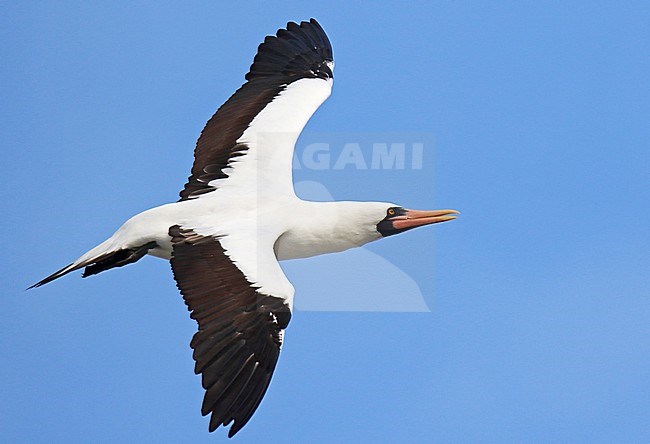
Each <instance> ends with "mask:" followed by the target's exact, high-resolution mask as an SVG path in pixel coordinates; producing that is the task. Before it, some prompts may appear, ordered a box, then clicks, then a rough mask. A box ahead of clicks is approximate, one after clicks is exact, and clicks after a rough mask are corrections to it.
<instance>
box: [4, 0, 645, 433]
mask: <svg viewBox="0 0 650 444" xmlns="http://www.w3.org/2000/svg"><path fill="white" fill-rule="evenodd" d="M311 3H313V4H312V5H311V6H305V5H304V2H284V5H283V6H281V7H280V6H273V5H271V4H270V2H264V3H257V4H252V5H243V3H241V2H240V3H233V2H227V3H223V2H222V3H217V2H191V3H187V4H186V3H180V2H179V3H168V2H105V3H103V4H96V3H95V2H90V3H89V2H42V1H41V2H30V1H24V2H3V3H2V6H0V41H1V42H2V43H1V45H2V47H1V50H0V51H1V53H0V59H1V60H2V63H1V64H0V73H1V74H0V75H1V80H0V84H1V85H2V86H1V87H0V88H1V91H2V93H1V94H2V98H1V100H0V112H1V113H2V116H1V119H0V138H1V139H0V143H1V146H2V152H3V159H4V161H3V164H2V167H1V168H2V176H1V177H2V179H1V180H2V189H3V191H4V193H3V197H4V202H5V205H4V207H5V211H4V212H3V228H2V230H1V231H0V236H1V240H2V246H3V254H2V259H0V261H1V265H2V267H1V268H2V278H1V279H2V282H3V283H2V287H3V296H2V298H0V356H1V357H2V358H1V360H0V399H2V402H0V440H2V441H3V442H30V443H33V442H48V443H49V442H57V443H67V442H114V443H118V442H129V441H130V442H143V443H160V442H174V443H181V442H188V443H189V442H192V443H199V442H223V441H225V440H226V438H225V431H224V430H220V431H218V432H216V433H215V434H212V435H210V434H208V432H207V427H208V421H207V419H206V418H203V417H202V416H201V415H200V412H199V410H200V405H201V399H202V396H203V390H202V389H201V387H200V381H199V378H198V377H197V376H195V375H194V374H193V362H192V359H191V350H190V348H189V346H188V344H189V341H190V339H191V337H192V335H193V333H194V331H195V328H196V327H195V323H194V321H192V320H191V319H190V318H189V316H188V313H187V311H186V309H185V306H184V304H183V302H182V299H181V297H180V296H179V294H178V292H177V290H176V287H175V284H174V281H173V280H172V276H171V272H170V270H169V265H168V263H166V262H165V261H161V260H157V259H154V258H145V259H144V260H142V261H141V262H139V263H138V264H137V265H135V266H129V267H126V268H122V269H119V270H114V271H110V272H107V273H105V274H102V275H100V276H96V277H93V278H91V279H83V280H82V279H80V277H79V274H78V273H77V274H75V275H73V276H69V277H66V278H65V279H62V280H60V281H57V282H55V283H53V284H49V285H48V286H46V287H43V288H40V289H38V290H32V291H29V292H25V291H24V289H25V288H26V287H27V286H28V285H30V284H32V283H34V282H36V281H37V280H39V279H41V278H42V277H44V276H45V275H47V274H49V273H51V272H52V271H54V270H56V269H58V268H60V267H61V266H63V265H66V264H67V263H69V262H70V261H72V260H73V259H75V258H76V257H77V256H78V255H80V254H81V253H83V252H84V251H86V250H87V249H89V248H90V247H92V246H94V245H95V244H96V243H98V242H99V241H101V240H103V239H104V238H105V237H107V236H109V235H110V234H111V233H112V232H113V231H114V230H115V229H117V228H118V227H119V225H120V224H121V223H122V222H123V221H124V220H125V219H127V218H128V217H130V216H132V215H133V214H136V213H138V212H140V211H142V210H144V209H147V208H150V207H153V206H156V205H158V204H161V203H165V202H170V201H174V200H176V199H177V193H178V191H179V190H180V189H181V187H182V185H183V184H184V182H185V180H186V178H187V175H188V174H189V169H190V166H191V162H192V150H193V148H194V144H195V141H196V138H197V136H198V134H199V132H200V130H201V128H202V127H203V125H204V123H205V121H206V120H207V119H208V118H209V117H210V116H211V115H212V113H213V112H214V110H215V109H216V108H217V107H218V106H219V105H220V104H221V103H222V102H223V101H224V100H225V99H226V98H227V97H228V96H229V95H230V94H231V93H232V92H233V91H234V90H235V89H236V88H237V87H239V86H240V84H241V83H242V81H243V76H244V74H245V73H246V71H247V70H248V67H249V65H250V63H251V61H252V58H253V55H254V54H255V51H256V48H257V45H258V44H259V42H261V40H262V39H263V37H264V36H265V35H267V34H271V33H274V32H275V30H276V29H277V28H279V27H282V26H284V25H285V24H286V22H287V21H288V20H304V19H308V18H309V17H316V18H317V19H318V20H319V21H320V22H321V24H322V25H323V27H324V28H325V30H326V31H327V32H328V34H329V35H330V38H331V41H332V43H333V46H334V54H335V58H336V73H335V76H336V80H335V84H334V92H333V95H332V97H331V98H330V100H329V101H328V102H326V103H325V105H324V106H323V107H322V108H321V109H320V110H319V111H318V112H317V113H316V115H315V116H314V118H313V119H312V121H311V122H310V123H309V125H308V128H307V130H308V131H310V132H312V133H325V134H328V133H329V134H331V135H332V137H333V138H338V139H336V140H341V139H345V138H346V135H350V139H354V137H353V135H354V134H359V133H363V134H370V135H371V136H370V137H373V136H372V135H377V134H384V135H385V134H389V135H390V134H396V133H409V134H429V135H431V137H432V140H433V144H428V145H427V149H426V150H425V152H424V157H423V167H422V169H421V170H409V169H405V170H401V171H400V170H389V171H386V170H380V171H373V170H368V171H363V170H355V169H344V170H325V171H305V170H302V171H300V172H299V173H298V176H297V178H300V179H301V180H302V179H305V180H307V179H308V180H312V181H316V182H318V183H320V184H322V185H323V186H324V187H325V188H326V189H327V190H328V191H329V193H330V194H331V195H332V196H333V197H334V198H335V199H359V200H388V201H395V202H397V203H399V204H401V205H403V206H405V207H409V208H421V209H429V208H446V207H451V208H456V209H458V210H460V211H462V216H461V217H460V218H459V219H458V220H457V221H454V222H452V223H448V224H443V225H438V226H434V227H428V228H427V229H420V230H415V231H411V232H409V233H406V234H403V235H400V236H395V237H393V238H390V239H387V240H384V241H381V242H377V243H375V244H373V245H370V246H369V247H368V248H366V249H365V250H363V251H365V253H364V254H366V255H367V256H368V257H371V256H373V257H374V256H378V257H380V258H383V259H385V260H386V261H387V262H389V263H390V264H391V265H392V266H394V267H395V268H396V269H399V270H401V271H403V272H404V273H405V275H407V276H408V277H409V278H410V279H412V280H413V281H414V282H415V283H417V285H418V286H419V289H420V291H421V293H422V295H423V297H424V299H425V301H426V304H427V306H428V307H429V308H430V309H431V312H420V313H395V312H369V311H361V312H358V311H331V312H330V311H328V312H323V311H306V310H303V311H297V312H296V314H295V316H294V318H293V319H292V322H291V324H290V326H289V329H288V331H287V336H286V343H285V347H284V349H283V352H282V356H281V359H280V362H279V364H278V367H277V370H276V374H275V376H274V378H273V382H272V384H271V387H270V389H269V391H268V393H267V395H266V397H265V399H264V401H263V402H262V404H261V406H260V408H259V410H258V411H257V413H256V414H255V416H254V417H253V419H252V420H251V422H250V423H249V424H248V425H247V426H246V427H245V428H244V429H243V430H242V431H241V432H240V434H239V435H238V436H237V438H236V441H237V442H242V443H246V442H251V443H252V442H261V440H264V442H273V443H286V442H316V443H318V442H323V443H329V442H350V443H351V442H354V443H359V442H368V443H370V442H372V443H377V442H385V443H392V442H441V443H445V442H454V443H457V442H540V443H541V442H584V443H587V442H589V443H593V442H603V443H608V442H648V441H650V290H649V288H650V260H649V258H648V256H649V254H650V235H649V233H648V228H649V226H650V223H649V219H650V209H649V208H650V205H649V204H650V173H649V169H650V150H649V149H648V145H649V143H650V125H649V121H650V88H649V87H648V79H649V78H650V57H648V55H649V54H650V28H648V23H650V4H649V3H648V2H643V1H624V2H618V1H616V2H615V1H611V2H605V1H596V2H594V1H584V2H579V1H568V2H567V1H545V2H519V1H512V2H509V1H500V2H496V4H495V2H478V1H474V2H467V1H457V2H452V1H439V2H421V3H419V4H410V5H408V6H407V5H406V4H404V5H397V4H396V3H397V2H390V3H388V2H386V3H383V4H382V3H371V2H331V1H330V2H318V3H316V2H311ZM353 3H354V4H353ZM376 138H377V139H378V140H379V141H381V140H383V139H384V136H377V137H376ZM386 138H390V136H387V137H386ZM337 146H339V145H333V147H332V152H333V153H335V150H336V149H337V148H336V147H337ZM375 259H376V258H375ZM315 261H318V259H316V260H315ZM334 262H338V263H339V264H343V263H344V264H345V266H344V267H343V268H345V269H346V270H354V269H360V270H362V269H364V263H365V261H364V257H363V254H362V255H360V256H359V255H354V254H348V255H346V254H342V255H340V261H334V260H333V258H330V259H327V260H324V261H323V262H314V260H312V261H306V262H305V263H304V264H305V265H304V267H305V270H308V269H310V267H311V270H313V269H314V268H315V269H316V270H319V271H320V273H321V274H322V275H323V277H321V279H320V280H317V279H313V280H312V279H311V278H309V273H306V274H301V272H300V270H301V268H300V267H301V265H300V263H299V262H295V263H292V264H290V267H289V268H291V270H290V271H291V272H290V277H291V279H292V280H293V282H294V283H295V286H296V289H297V292H298V294H297V298H298V299H300V298H301V297H303V295H304V297H308V296H307V295H309V294H313V292H320V294H325V295H326V294H327V293H328V292H330V293H331V294H336V295H337V297H340V296H341V295H340V291H345V289H346V288H349V292H348V293H347V294H346V295H345V296H346V297H349V298H357V297H360V298H365V300H368V298H369V297H372V295H373V293H372V292H381V290H382V288H378V287H377V285H368V287H367V288H366V286H365V283H366V282H365V281H364V279H366V280H367V279H368V278H367V277H363V278H362V279H358V280H357V281H355V279H354V274H353V273H348V274H347V275H346V276H345V277H344V279H345V280H343V278H339V275H340V274H341V269H342V267H341V266H340V265H339V266H338V267H337V266H336V265H335V264H333V263H334ZM319 265H322V267H319ZM367 268H368V267H366V269H367ZM316 274H318V273H316ZM311 275H312V276H313V275H314V273H313V271H312V272H311ZM385 277H387V279H388V280H389V281H391V280H392V278H391V275H390V274H388V275H386V276H385ZM328 285H329V286H328ZM366 290H367V291H366ZM364 291H365V292H364ZM385 291H386V293H383V294H377V298H384V299H385V298H386V294H387V293H389V292H390V293H391V294H392V296H394V297H395V298H399V297H400V294H399V293H400V291H399V288H397V289H395V288H394V287H391V286H390V285H386V286H385Z"/></svg>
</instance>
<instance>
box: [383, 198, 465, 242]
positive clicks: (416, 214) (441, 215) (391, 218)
mask: <svg viewBox="0 0 650 444" xmlns="http://www.w3.org/2000/svg"><path fill="white" fill-rule="evenodd" d="M383 210H384V212H383V214H382V218H381V220H379V221H378V222H377V231H378V232H379V234H381V235H382V237H388V236H392V235H393V234H399V233H402V232H404V231H407V230H410V229H412V228H416V227H423V226H425V225H431V224H437V223H439V222H447V221H450V220H454V219H456V214H459V212H458V211H456V210H430V211H426V210H408V209H406V208H403V207H400V206H397V205H395V204H386V205H385V206H384V208H383Z"/></svg>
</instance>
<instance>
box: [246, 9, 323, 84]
mask: <svg viewBox="0 0 650 444" xmlns="http://www.w3.org/2000/svg"><path fill="white" fill-rule="evenodd" d="M332 61H333V54H332V45H331V44H330V41H329V39H328V37H327V34H325V31H324V30H323V28H322V26H321V25H320V24H319V23H318V21H316V19H314V18H311V19H309V21H302V22H300V24H297V23H295V22H288V23H287V26H286V28H281V29H279V30H278V31H277V32H276V34H275V35H270V36H267V37H266V38H265V39H264V42H263V43H262V44H260V46H259V47H258V49H257V55H256V56H255V59H254V60H253V64H252V65H251V67H250V70H249V71H248V74H246V80H249V81H250V80H257V79H261V78H278V77H280V78H283V79H284V82H286V83H291V82H292V81H294V80H298V79H301V78H305V77H307V78H322V79H330V78H332V77H333V74H332V70H331V63H330V62H332Z"/></svg>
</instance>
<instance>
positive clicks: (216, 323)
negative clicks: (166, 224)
mask: <svg viewBox="0 0 650 444" xmlns="http://www.w3.org/2000/svg"><path fill="white" fill-rule="evenodd" d="M169 234H170V236H172V241H173V245H174V251H173V256H172V259H171V264H172V270H173V272H174V278H175V279H176V283H177V285H178V288H179V290H180V291H181V293H182V294H183V299H184V300H185V303H186V304H187V306H188V309H189V310H190V312H191V314H190V316H191V317H192V318H193V319H195V320H196V321H197V322H198V324H199V331H198V332H197V333H196V334H195V335H194V338H193V339H192V342H191V343H190V346H191V347H192V349H194V355H193V357H194V360H195V361H196V366H195V372H196V373H197V374H199V373H200V374H201V376H202V383H203V388H204V389H205V390H206V393H205V397H204V399H203V407H202V409H201V412H202V414H203V415H207V414H208V413H211V414H212V416H211V418H210V431H211V432H212V431H214V430H215V429H216V428H217V427H219V426H220V425H224V426H226V425H227V424H229V423H230V422H231V421H234V424H233V425H232V427H231V428H230V431H229V432H228V436H233V435H234V434H235V433H237V432H238V431H239V430H240V429H241V428H242V427H243V426H244V425H245V424H246V423H247V422H248V420H249V419H250V418H251V416H252V415H253V413H254V412H255V410H256V409H257V406H258V405H259V403H260V402H261V400H262V397H263V396H264V393H265V392H266V389H267V388H268V386H269V382H270V381H271V376H272V375H273V370H274V369H275V365H276V363H277V360H278V356H279V353H280V347H281V345H282V337H283V331H284V329H285V328H286V326H287V324H288V323H289V320H290V318H291V312H290V305H291V299H292V298H293V287H292V286H291V284H290V283H289V282H288V281H287V280H286V277H285V276H284V274H283V273H282V271H281V269H280V267H279V265H278V263H277V261H276V260H275V256H274V254H273V249H272V246H269V249H268V251H269V252H270V253H269V254H268V255H267V254H258V255H257V256H256V257H255V259H254V260H256V262H258V264H257V265H254V266H253V267H252V268H250V267H249V268H248V270H249V273H252V275H254V277H253V278H251V276H248V275H245V274H244V272H242V271H241V270H240V268H239V267H238V266H237V265H236V264H237V262H245V261H246V259H244V258H243V256H247V257H248V260H249V261H250V256H249V255H248V254H247V253H244V254H241V253H242V252H241V250H239V251H234V252H233V251H230V250H226V249H225V248H224V247H223V246H222V242H221V241H220V240H219V239H217V238H215V237H212V236H204V235H201V234H197V233H196V232H195V231H193V230H191V229H183V228H181V227H179V226H178V225H175V226H173V227H171V228H170V230H169ZM271 257H272V259H270V258H271ZM249 265H250V264H249ZM250 270H252V271H250ZM256 270H258V271H256ZM278 273H279V274H278ZM257 276H265V277H264V279H265V280H266V282H264V285H261V284H260V283H258V282H257ZM268 293H276V294H278V295H276V296H274V295H272V294H268Z"/></svg>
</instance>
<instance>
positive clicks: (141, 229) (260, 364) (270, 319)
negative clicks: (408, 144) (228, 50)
mask: <svg viewBox="0 0 650 444" xmlns="http://www.w3.org/2000/svg"><path fill="white" fill-rule="evenodd" d="M333 68H334V61H333V57H332V47H331V45H330V42H329V40H328V38H327V36H326V35H325V32H324V31H323V29H322V28H321V26H320V25H319V24H318V22H317V21H316V20H314V19H311V20H310V21H308V22H302V23H300V24H299V25H298V24H296V23H293V22H290V23H288V24H287V27H286V29H280V30H279V31H278V32H277V33H276V35H275V36H268V37H266V39H265V40H264V42H263V43H262V44H261V45H260V46H259V48H258V51H257V55H256V56H255V59H254V62H253V64H252V65H251V68H250V71H249V72H248V74H246V83H245V84H244V85H243V86H242V87H241V88H239V89H238V90H237V92H235V94H233V95H232V97H230V98H229V99H228V100H227V101H226V103H224V104H223V105H222V106H221V107H220V108H219V110H218V111H217V112H216V113H215V114H214V116H212V118H211V119H210V120H209V121H208V122H207V124H206V126H205V128H204V129H203V131H202V132H201V136H200V137H199V139H198V141H197V144H196V149H195V152H194V154H195V160H194V165H193V166H192V172H191V176H190V177H189V180H188V182H187V184H186V185H185V188H184V189H183V190H182V191H181V192H180V197H181V199H180V200H179V201H178V202H175V203H171V204H167V205H162V206H159V207H156V208H153V209H150V210H147V211H144V212H142V213H140V214H138V215H136V216H134V217H132V218H131V219H129V220H128V221H126V223H124V225H122V226H121V227H120V228H119V229H118V230H117V231H116V232H115V233H114V234H113V235H112V236H111V237H110V238H108V239H107V240H106V241H104V242H102V243H101V244H99V245H98V246H96V247H95V248H93V249H91V250H90V251H88V252H87V253H85V254H84V255H82V256H81V257H80V258H79V259H77V260H76V261H74V262H73V263H71V264H70V265H68V266H66V267H64V268H62V269H61V270H59V271H57V272H56V273H54V274H52V275H50V276H48V277H46V278H45V279H43V280H41V281H40V282H38V283H36V284H35V285H33V286H32V287H30V288H33V287H39V286H41V285H44V284H46V283H48V282H51V281H53V280H55V279H57V278H59V277H61V276H63V275H65V274H68V273H70V272H72V271H75V270H78V269H81V268H85V270H84V274H83V277H87V276H90V275H93V274H97V273H100V272H102V271H104V270H108V269H110V268H114V267H121V266H123V265H126V264H129V263H132V262H136V261H137V260H139V259H141V258H142V257H143V256H145V255H147V254H150V255H153V256H157V257H161V258H164V259H168V260H170V262H171V266H172V271H173V274H174V279H175V280H176V283H177V286H178V288H179V290H180V292H181V293H182V295H183V298H184V300H185V303H186V304H187V306H188V309H189V310H190V312H191V314H190V316H191V317H192V318H193V319H195V320H196V321H197V322H198V332H197V333H196V334H195V335H194V338H193V339H192V341H191V343H190V346H191V347H192V349H193V350H194V354H193V357H194V360H195V361H196V366H195V372H196V373H197V374H201V377H202V384H203V388H204V389H205V390H206V393H205V397H204V400H203V407H202V413H203V415H208V414H211V418H210V425H209V430H210V431H211V432H212V431H214V430H215V429H216V428H217V427H219V426H220V425H223V426H227V425H228V424H230V423H231V422H233V421H234V422H233V424H232V426H231V428H230V430H229V433H228V436H233V435H234V434H235V433H237V432H238V431H239V430H240V429H241V428H242V427H243V426H244V425H245V424H246V423H247V422H248V420H249V419H250V418H251V416H252V415H253V413H254V412H255V410H256V409H257V406H258V405H259V403H260V402H261V400H262V397H263V396H264V393H265V392H266V389H267V387H268V385H269V382H270V380H271V376H272V374H273V370H274V368H275V365H276V363H277V360H278V356H279V353H280V348H281V346H282V339H283V332H284V329H285V328H286V327H287V325H288V323H289V320H290V318H291V311H292V307H293V298H294V289H293V286H292V285H291V283H290V282H289V281H288V280H287V278H286V276H285V275H284V273H283V272H282V269H281V268H280V265H279V264H278V261H279V260H285V259H295V258H305V257H310V256H315V255H320V254H325V253H332V252H337V251H343V250H347V249H349V248H353V247H359V246H361V245H364V244H366V243H368V242H371V241H374V240H377V239H380V238H381V237H386V236H390V235H393V234H397V233H401V232H403V231H406V230H409V229H411V228H415V227H419V226H423V225H429V224H433V223H437V222H445V221H449V220H452V219H454V218H455V217H456V216H455V214H457V213H458V212H457V211H454V210H437V211H416V210H407V209H404V208H402V207H400V206H398V205H396V204H392V203H384V202H310V201H304V200H301V199H299V198H298V197H297V196H296V194H295V192H294V188H293V181H292V158H293V150H294V145H295V143H296V140H297V138H298V136H299V134H300V132H301V131H302V129H303V127H304V126H305V124H306V123H307V121H308V120H309V119H310V117H311V116H312V114H313V113H314V112H315V111H316V109H317V108H318V107H319V106H320V105H321V104H322V103H323V102H324V101H325V100H326V99H327V98H328V97H329V95H330V92H331V89H332V81H333V74H332V71H333Z"/></svg>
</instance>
